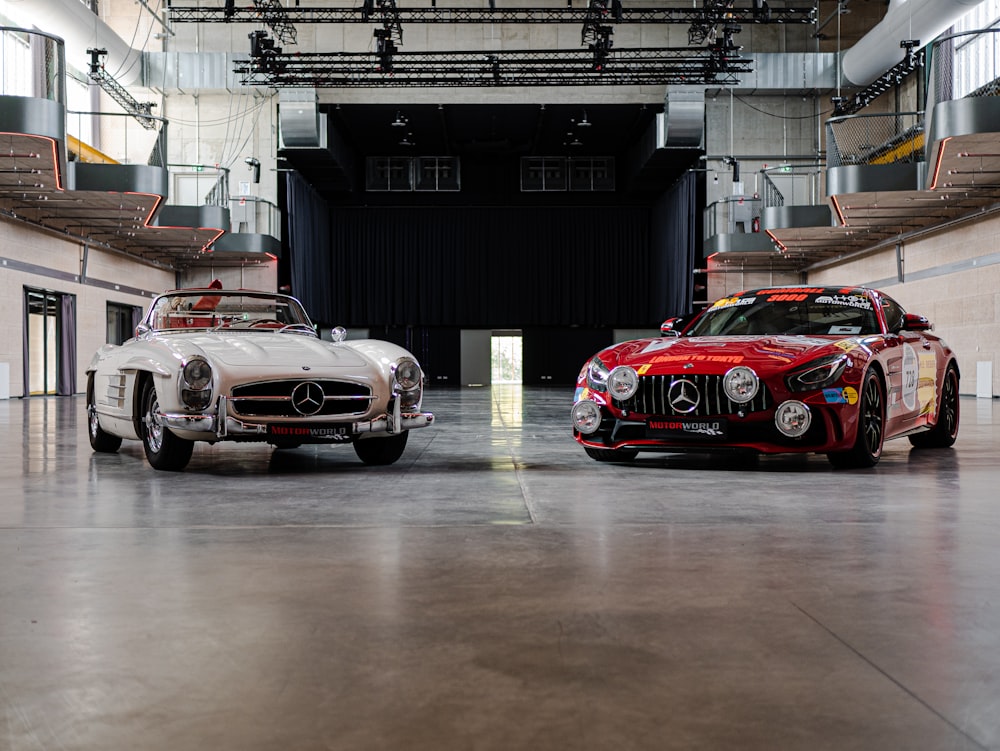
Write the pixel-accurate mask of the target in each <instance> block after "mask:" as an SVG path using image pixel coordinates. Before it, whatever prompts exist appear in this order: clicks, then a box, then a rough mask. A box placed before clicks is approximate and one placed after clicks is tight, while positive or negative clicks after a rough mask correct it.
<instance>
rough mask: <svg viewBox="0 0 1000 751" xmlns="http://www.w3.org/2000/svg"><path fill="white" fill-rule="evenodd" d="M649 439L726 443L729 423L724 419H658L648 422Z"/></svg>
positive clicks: (651, 419)
mask: <svg viewBox="0 0 1000 751" xmlns="http://www.w3.org/2000/svg"><path fill="white" fill-rule="evenodd" d="M646 437H647V438H669V439H673V440H678V439H684V440H688V441H690V440H698V441H724V440H726V439H727V438H728V437H729V423H728V422H727V421H726V420H725V419H724V418H704V417H657V418H650V419H649V420H647V421H646Z"/></svg>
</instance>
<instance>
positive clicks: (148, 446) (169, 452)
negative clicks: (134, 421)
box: [139, 377, 194, 472]
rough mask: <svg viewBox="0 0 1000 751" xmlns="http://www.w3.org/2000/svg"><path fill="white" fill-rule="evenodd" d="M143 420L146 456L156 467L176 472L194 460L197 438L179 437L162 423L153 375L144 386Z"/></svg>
mask: <svg viewBox="0 0 1000 751" xmlns="http://www.w3.org/2000/svg"><path fill="white" fill-rule="evenodd" d="M141 404H142V419H141V421H140V426H139V434H140V436H141V437H142V447H143V448H144V449H145V450H146V459H147V461H149V464H150V466H152V467H153V469H161V470H164V471H165V472H177V471H179V470H182V469H184V468H185V467H186V466H187V464H188V462H189V461H191V453H192V452H193V451H194V441H187V440H185V439H183V438H178V437H177V436H175V435H174V434H173V433H171V432H170V428H168V427H167V426H166V425H164V424H163V420H162V418H161V417H160V402H159V399H157V397H156V387H155V386H154V385H153V379H152V377H150V378H149V379H148V380H147V381H146V384H145V386H143V388H142V401H141Z"/></svg>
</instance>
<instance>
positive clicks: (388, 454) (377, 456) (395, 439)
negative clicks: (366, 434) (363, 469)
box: [354, 431, 410, 465]
mask: <svg viewBox="0 0 1000 751" xmlns="http://www.w3.org/2000/svg"><path fill="white" fill-rule="evenodd" d="M409 435H410V433H409V431H406V432H403V433H400V434H399V435H392V436H388V437H386V438H359V439H357V440H356V441H354V453H356V454H357V455H358V458H359V459H360V460H361V461H363V462H364V463H365V464H381V465H385V464H392V463H393V462H395V461H396V460H397V459H399V457H401V456H402V455H403V449H405V448H406V439H407V438H408V437H409Z"/></svg>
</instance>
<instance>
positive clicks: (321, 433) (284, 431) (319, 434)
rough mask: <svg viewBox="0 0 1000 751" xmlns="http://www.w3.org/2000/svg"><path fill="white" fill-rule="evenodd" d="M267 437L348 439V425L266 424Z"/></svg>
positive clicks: (349, 437) (287, 439) (300, 439)
mask: <svg viewBox="0 0 1000 751" xmlns="http://www.w3.org/2000/svg"><path fill="white" fill-rule="evenodd" d="M267 437H268V439H272V438H273V439H274V440H279V441H281V440H284V441H331V442H339V441H349V440H351V426H350V425H330V424H328V425H323V424H315V425H268V426H267Z"/></svg>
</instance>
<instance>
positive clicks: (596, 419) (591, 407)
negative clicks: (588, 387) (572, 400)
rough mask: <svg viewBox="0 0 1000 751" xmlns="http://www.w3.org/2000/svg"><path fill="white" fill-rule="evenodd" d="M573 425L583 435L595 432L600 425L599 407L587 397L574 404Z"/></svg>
mask: <svg viewBox="0 0 1000 751" xmlns="http://www.w3.org/2000/svg"><path fill="white" fill-rule="evenodd" d="M573 427H574V428H576V429H577V430H578V431H579V432H580V433H583V434H584V435H590V434H591V433H596V432H597V429H598V428H599V427H601V408H600V407H598V406H597V405H596V404H594V402H592V401H590V400H589V399H584V400H583V401H579V402H577V403H576V404H574V405H573Z"/></svg>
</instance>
